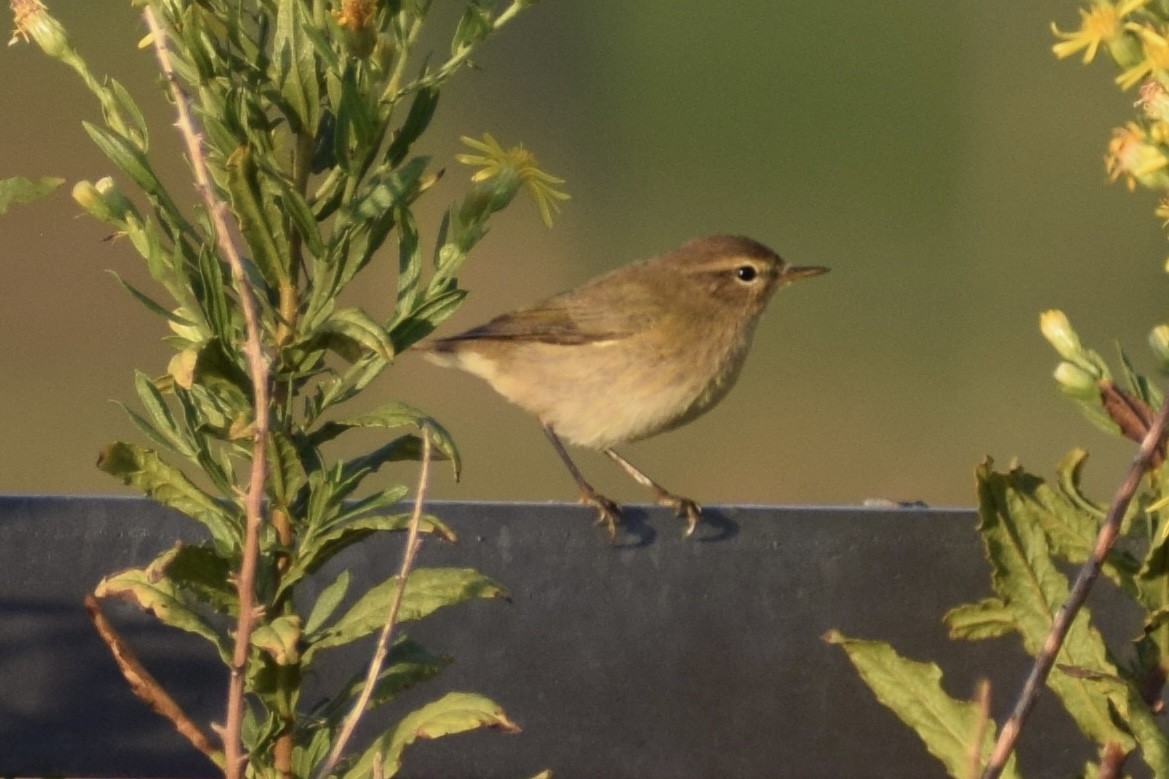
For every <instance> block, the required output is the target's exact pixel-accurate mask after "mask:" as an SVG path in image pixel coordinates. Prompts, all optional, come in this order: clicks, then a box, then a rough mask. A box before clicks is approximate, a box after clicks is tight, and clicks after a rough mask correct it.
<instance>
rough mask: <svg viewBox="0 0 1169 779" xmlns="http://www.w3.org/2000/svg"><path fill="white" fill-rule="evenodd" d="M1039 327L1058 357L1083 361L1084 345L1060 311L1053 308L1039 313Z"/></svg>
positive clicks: (1078, 361) (1077, 361)
mask: <svg viewBox="0 0 1169 779" xmlns="http://www.w3.org/2000/svg"><path fill="white" fill-rule="evenodd" d="M1039 329H1040V331H1041V332H1042V333H1043V337H1044V338H1046V339H1047V341H1048V343H1050V344H1051V345H1052V346H1054V347H1055V350H1056V351H1057V352H1059V356H1060V357H1062V358H1064V359H1065V360H1071V361H1073V362H1076V363H1082V362H1083V359H1084V347H1083V346H1082V345H1081V344H1080V337H1079V336H1078V335H1076V331H1075V330H1073V329H1072V325H1071V322H1069V321H1068V318H1067V316H1066V315H1064V313H1063V312H1062V311H1060V310H1059V309H1054V308H1053V309H1051V310H1050V311H1044V312H1043V313H1042V314H1040V315H1039Z"/></svg>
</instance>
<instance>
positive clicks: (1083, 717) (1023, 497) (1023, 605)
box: [977, 463, 1133, 750]
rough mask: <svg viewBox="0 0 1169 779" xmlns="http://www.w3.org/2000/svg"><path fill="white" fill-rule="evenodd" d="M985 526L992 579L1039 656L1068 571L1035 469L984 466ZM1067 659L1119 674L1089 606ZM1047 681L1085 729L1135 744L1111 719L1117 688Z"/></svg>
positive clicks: (1067, 643) (1064, 651)
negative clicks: (1053, 544) (1052, 538)
mask: <svg viewBox="0 0 1169 779" xmlns="http://www.w3.org/2000/svg"><path fill="white" fill-rule="evenodd" d="M977 476H978V496H979V501H978V502H979V507H978V530H979V534H980V536H981V537H982V541H983V545H984V547H985V549H986V556H987V560H988V561H989V562H990V564H991V569H992V571H991V584H992V585H993V587H994V590H995V592H996V593H997V595H998V596H999V598H1000V599H1002V601H1003V603H1005V604H1006V606H1007V608H1009V609H1010V611H1011V613H1012V615H1013V617H1014V621H1015V624H1016V626H1017V628H1018V632H1019V634H1020V635H1021V636H1022V638H1023V646H1024V648H1025V649H1026V650H1027V652H1028V654H1030V655H1031V656H1033V657H1034V656H1035V655H1036V654H1037V653H1038V652H1039V650H1040V649H1041V648H1042V646H1043V644H1044V642H1045V641H1046V639H1047V635H1048V633H1049V632H1050V630H1051V624H1052V621H1053V619H1054V615H1055V613H1056V612H1057V611H1058V610H1059V609H1060V607H1061V606H1062V605H1063V604H1064V602H1065V601H1066V600H1067V597H1068V594H1069V587H1068V581H1067V577H1065V576H1064V575H1063V574H1062V573H1061V572H1060V571H1059V569H1058V568H1056V566H1055V562H1054V561H1053V559H1052V556H1051V549H1050V547H1049V546H1048V543H1047V537H1046V535H1045V534H1044V532H1043V527H1042V525H1041V524H1040V522H1039V521H1037V519H1036V518H1035V516H1034V511H1033V510H1031V511H1029V510H1028V509H1033V506H1034V503H1033V502H1029V501H1028V495H1029V494H1033V493H1034V491H1035V488H1036V485H1035V479H1034V477H1031V476H1028V475H1027V474H1025V473H1023V472H1022V471H1021V470H1020V469H1014V470H1012V471H1011V472H1010V473H1008V474H1001V473H996V472H994V471H992V470H991V469H990V465H989V463H985V464H983V465H982V466H980V467H979V468H978V472H977ZM1056 662H1057V663H1059V664H1062V665H1068V666H1074V667H1077V668H1084V669H1087V670H1089V671H1091V672H1094V673H1100V674H1107V675H1112V676H1115V675H1117V670H1116V667H1115V666H1114V665H1113V663H1112V661H1111V660H1110V659H1109V658H1108V652H1107V650H1106V648H1105V646H1104V641H1103V639H1102V638H1101V636H1100V633H1099V632H1098V631H1097V630H1096V628H1095V627H1093V626H1092V624H1091V616H1090V612H1089V610H1088V609H1087V608H1082V609H1081V610H1080V612H1079V614H1078V615H1077V616H1076V618H1075V620H1074V621H1073V622H1072V626H1071V628H1070V629H1069V631H1068V634H1067V637H1066V638H1065V640H1064V643H1063V646H1062V648H1061V649H1060V652H1059V654H1058V655H1057V657H1056ZM1047 684H1048V686H1049V687H1050V688H1051V689H1052V690H1053V691H1054V692H1055V693H1056V695H1058V696H1059V698H1060V700H1061V701H1062V702H1063V705H1064V708H1065V709H1067V711H1068V714H1070V715H1071V717H1072V719H1074V720H1075V722H1076V724H1077V725H1078V726H1079V728H1080V730H1081V731H1082V732H1083V733H1084V734H1085V735H1087V736H1089V737H1090V738H1092V739H1094V740H1095V741H1096V743H1098V744H1106V743H1108V742H1115V743H1117V744H1120V745H1121V746H1122V747H1123V748H1124V749H1126V750H1128V749H1131V748H1132V746H1133V742H1132V739H1131V738H1130V737H1129V736H1128V735H1127V734H1125V733H1123V732H1121V731H1120V730H1118V729H1117V728H1116V726H1115V725H1114V724H1113V723H1112V719H1111V717H1110V715H1109V702H1110V701H1112V702H1113V703H1115V700H1114V699H1115V698H1116V697H1117V695H1118V693H1117V692H1116V691H1115V690H1112V691H1110V690H1106V689H1103V688H1102V687H1100V686H1098V685H1092V684H1090V682H1088V681H1087V680H1085V679H1083V678H1077V677H1073V676H1071V675H1069V674H1051V675H1050V676H1049V677H1048V680H1047Z"/></svg>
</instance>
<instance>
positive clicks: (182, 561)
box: [166, 544, 239, 618]
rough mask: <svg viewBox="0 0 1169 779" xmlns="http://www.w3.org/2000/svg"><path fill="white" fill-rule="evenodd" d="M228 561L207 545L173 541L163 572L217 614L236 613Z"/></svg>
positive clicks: (229, 562)
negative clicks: (172, 550) (171, 555)
mask: <svg viewBox="0 0 1169 779" xmlns="http://www.w3.org/2000/svg"><path fill="white" fill-rule="evenodd" d="M232 573H233V571H232V560H229V559H228V558H226V557H224V556H222V555H220V554H219V553H217V552H216V551H215V550H214V549H213V548H211V547H210V546H205V545H202V544H199V545H191V544H177V545H176V551H175V553H174V556H173V557H172V558H171V560H170V562H169V563H168V565H167V566H166V575H167V576H168V577H169V578H170V580H171V581H172V582H174V584H175V586H176V587H178V588H179V589H180V590H182V591H183V592H187V593H190V594H191V595H192V596H193V597H194V598H195V599H196V600H198V601H201V602H203V603H206V604H207V605H209V606H211V608H213V609H215V610H216V611H217V612H219V613H220V614H225V615H227V616H229V617H232V618H234V617H235V616H236V615H237V614H239V593H238V592H236V589H235V587H234V586H233V585H232V583H231V582H232Z"/></svg>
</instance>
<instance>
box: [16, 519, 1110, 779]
mask: <svg viewBox="0 0 1169 779" xmlns="http://www.w3.org/2000/svg"><path fill="white" fill-rule="evenodd" d="M431 509H432V510H433V511H434V513H436V514H438V515H439V516H441V517H442V518H444V519H445V520H446V521H448V522H449V523H450V524H451V525H453V526H454V528H455V529H456V531H457V532H458V533H459V535H460V542H459V543H458V544H456V545H453V546H452V545H446V544H441V543H437V542H432V541H428V542H427V543H426V544H425V545H424V547H423V552H422V555H421V562H420V564H422V565H429V566H439V565H454V566H472V567H475V568H478V569H479V570H481V571H482V572H483V573H485V574H487V575H489V576H491V577H493V578H495V579H497V580H498V581H500V582H501V583H503V584H504V585H505V586H507V587H508V588H509V590H510V593H511V601H510V602H506V601H502V600H495V601H482V602H476V603H470V604H465V605H463V606H459V607H455V608H451V609H447V610H444V611H442V612H439V613H438V614H436V615H434V616H433V617H431V618H429V619H427V620H424V621H423V622H420V623H416V624H411V625H409V626H407V631H408V632H409V633H410V635H411V636H412V637H414V638H416V639H418V640H420V641H421V642H422V643H423V644H425V645H426V646H427V647H428V648H430V649H431V650H432V651H436V652H440V653H449V654H451V655H453V657H454V658H455V662H454V664H453V665H452V666H451V667H450V668H448V669H447V670H446V671H445V672H444V673H443V674H442V675H440V677H439V678H438V679H436V680H434V681H432V682H430V683H427V684H424V685H420V686H419V687H417V688H415V689H413V690H411V691H410V692H409V693H408V694H407V695H406V696H404V697H403V698H402V699H401V700H399V701H396V702H395V703H394V704H393V705H392V706H390V707H388V709H387V710H386V711H385V712H380V713H379V714H380V721H381V722H382V723H385V722H389V721H392V720H393V719H395V718H397V717H400V716H401V714H402V713H403V712H405V711H408V710H410V709H412V708H415V707H417V706H418V705H421V704H422V703H425V702H427V701H429V700H433V699H435V698H437V697H439V696H440V695H441V694H442V693H443V692H444V691H446V690H450V689H459V690H468V691H474V692H480V693H483V694H486V695H488V696H490V697H492V698H493V699H495V700H496V701H498V702H499V703H500V704H502V705H503V707H504V708H505V709H506V710H507V712H508V713H509V715H510V716H511V717H512V718H513V719H515V720H516V721H517V722H518V723H519V724H520V725H521V726H522V728H523V733H521V734H518V735H511V736H505V735H501V734H497V733H475V734H470V735H465V736H456V737H451V738H446V739H441V740H438V741H434V742H428V743H419V744H417V745H415V746H413V747H411V748H410V749H409V750H408V751H407V753H406V765H405V768H404V771H403V775H405V776H410V777H423V776H441V777H464V776H465V777H513V778H514V777H524V776H531V775H532V774H534V773H536V772H537V771H539V770H541V769H543V768H551V769H553V771H554V774H555V776H556V777H557V779H572V778H574V777H614V778H616V777H777V776H801V777H821V776H822V777H849V776H861V777H863V776H899V777H916V776H923V777H924V776H941V775H942V770H941V767H940V764H938V763H937V762H935V761H934V760H933V759H932V758H931V757H929V756H928V754H926V753H925V751H924V749H923V748H922V747H921V745H920V744H919V742H918V741H917V739H916V737H915V736H913V735H912V733H911V732H910V731H909V730H907V729H906V728H904V727H903V726H901V725H900V723H898V722H897V720H896V719H895V718H894V717H893V715H892V714H890V713H889V712H888V711H887V710H885V709H884V708H883V707H881V706H880V705H879V704H877V703H876V702H875V701H874V699H873V696H872V695H871V694H870V693H869V692H868V690H867V689H866V688H865V687H864V686H863V685H862V684H861V682H860V681H859V680H858V679H857V677H856V674H855V673H854V672H853V670H852V668H851V666H850V665H849V664H848V662H847V660H846V659H845V657H844V654H843V653H842V652H841V650H840V649H839V648H837V647H832V646H828V645H826V644H824V643H823V642H822V641H821V640H820V636H821V634H822V633H823V632H824V631H825V630H827V629H829V628H838V629H840V630H841V631H842V632H844V633H846V634H847V635H851V636H856V637H865V638H874V639H882V640H888V641H891V642H893V643H894V645H895V646H896V647H897V648H898V649H899V650H900V651H901V652H902V653H903V654H905V655H908V656H910V657H913V658H916V659H920V660H926V659H930V660H935V661H937V662H938V663H939V664H940V665H941V666H942V668H943V669H944V670H945V672H946V676H945V683H946V686H947V689H948V690H949V692H950V693H951V694H952V695H959V696H963V697H969V696H970V695H971V693H972V690H973V686H974V683H975V680H976V679H977V678H978V677H980V676H988V677H989V678H990V679H991V680H992V683H993V685H994V688H993V690H994V692H993V696H994V709H995V711H996V713H1001V712H1002V711H1003V710H1005V709H1006V708H1007V707H1008V705H1009V703H1010V701H1009V698H1011V697H1013V695H1014V694H1015V691H1016V689H1017V685H1018V683H1019V681H1020V680H1021V679H1022V676H1023V674H1024V672H1025V670H1026V665H1027V664H1026V658H1024V657H1023V656H1022V654H1021V652H1020V651H1019V649H1018V642H1017V641H1014V640H1010V639H1007V640H1002V641H994V642H981V643H977V644H967V643H955V642H951V641H949V640H948V639H947V638H946V637H945V630H944V628H943V627H942V626H941V624H940V621H939V620H940V617H941V616H942V614H943V613H944V612H945V611H946V610H947V609H948V608H950V607H951V606H954V605H957V604H958V603H961V602H964V601H968V600H974V599H977V598H980V597H983V596H985V595H987V594H988V585H987V573H986V566H985V563H984V561H983V559H982V552H981V547H980V545H979V543H978V539H977V537H976V535H975V533H974V530H973V525H974V516H973V513H972V512H970V511H965V510H958V511H945V510H941V511H940V510H923V509H889V510H885V509H880V510H878V509H859V508H801V507H794V508H786V507H785V508H776V507H748V508H737V507H714V508H711V509H707V515H708V517H709V518H710V519H711V520H712V521H711V522H710V523H709V524H705V525H702V526H700V528H699V532H698V533H697V536H698V537H697V538H694V539H690V540H683V539H681V538H680V530H681V523H679V522H678V521H677V520H674V519H673V518H672V517H671V516H669V515H668V514H667V513H666V512H664V511H659V510H657V509H653V510H645V509H633V510H631V512H630V514H631V517H630V520H631V521H630V523H629V529H628V532H627V533H626V534H625V535H623V536H622V537H621V538H620V539H619V543H618V545H617V546H615V547H609V546H607V545H606V544H605V542H604V538H603V535H602V533H601V532H600V531H599V530H598V529H597V528H595V527H593V526H592V523H591V519H592V514H591V512H590V511H588V510H585V509H584V508H581V507H576V506H565V505H559V504H470V503H436V504H433V505H432V507H431ZM176 537H186V538H188V539H191V538H197V537H198V533H197V532H196V530H195V526H194V525H193V523H191V522H190V521H189V520H186V519H185V518H183V517H181V516H178V515H175V514H173V513H171V512H168V511H165V510H163V509H160V508H158V507H157V506H155V505H154V504H152V503H150V502H147V501H145V500H140V499H133V498H75V497H0V774H4V775H12V774H21V775H45V774H49V773H53V774H66V775H74V776H77V775H83V776H95V777H100V776H122V777H139V776H156V777H189V776H207V775H213V774H214V773H215V772H214V769H213V767H212V766H211V765H210V764H209V763H207V762H205V761H204V760H203V758H202V757H201V756H200V755H198V754H196V753H194V752H193V751H192V750H191V749H190V748H189V747H187V745H186V742H185V741H183V740H182V739H181V738H180V737H178V736H177V735H175V734H174V733H173V732H172V731H171V730H170V728H169V726H168V725H167V724H166V723H165V722H163V721H161V720H160V719H158V718H157V717H156V716H155V715H153V714H151V713H150V712H149V711H147V710H146V709H145V708H144V707H143V706H142V705H141V704H140V703H139V702H138V701H137V700H136V699H134V698H133V697H132V696H131V695H130V693H129V692H128V690H127V689H126V687H125V684H124V682H123V681H122V679H121V677H120V676H119V674H118V672H117V669H116V667H115V666H114V663H113V661H112V660H111V659H110V657H109V654H108V652H107V651H106V649H105V647H104V645H103V644H101V642H100V641H99V640H98V639H97V637H96V636H95V635H94V633H93V631H92V629H91V628H90V626H89V623H88V622H87V620H86V619H85V616H84V613H83V611H82V607H81V599H82V597H83V596H84V594H85V593H86V592H88V591H89V590H91V589H92V587H93V586H94V585H95V584H96V582H97V581H98V580H99V579H100V578H101V577H102V576H103V575H105V574H107V573H110V572H113V571H115V570H118V569H120V568H123V567H126V566H129V565H136V564H142V563H145V562H147V561H148V560H150V559H151V558H152V557H153V555H154V554H156V553H157V552H158V551H160V550H161V549H162V548H164V547H166V546H169V544H170V543H171V542H172V541H173V539H175V538H176ZM397 542H398V539H394V538H389V537H387V538H384V539H378V540H377V541H375V542H373V543H371V544H368V545H359V546H360V548H359V549H353V550H350V551H349V552H347V553H346V554H345V556H344V558H343V559H342V560H341V561H339V563H338V564H337V565H335V566H333V568H332V569H331V570H327V571H324V572H322V576H321V581H323V582H327V581H328V580H329V576H330V574H332V575H335V574H336V571H337V569H338V567H339V566H342V565H343V566H344V567H347V568H349V569H350V570H351V571H352V572H353V574H354V577H355V582H354V585H353V586H351V591H352V590H354V589H356V588H357V585H358V584H361V583H364V584H369V583H371V582H374V581H381V580H382V579H384V578H386V577H388V576H389V575H391V574H392V573H393V571H394V570H396V567H397V565H398V548H399V547H398V546H397V545H396V544H397ZM108 610H109V611H110V612H111V614H113V616H115V618H116V622H117V624H118V625H119V627H120V628H121V629H122V630H123V631H124V632H125V634H126V635H127V636H128V637H130V638H131V639H132V640H133V641H134V642H135V645H136V646H137V647H138V649H139V653H140V656H141V658H142V660H143V662H144V663H145V664H146V665H147V667H148V668H150V670H151V671H152V672H154V673H155V674H156V675H157V676H158V677H159V679H160V680H161V681H162V682H163V683H164V684H165V685H166V686H167V687H168V689H169V690H171V691H172V693H173V694H174V696H175V697H176V698H177V699H178V700H179V701H180V703H182V704H183V705H184V707H186V708H187V709H188V710H189V712H190V713H191V714H192V715H193V717H194V718H195V719H196V721H198V722H199V723H200V724H201V725H203V726H206V725H207V723H208V722H210V721H212V720H216V721H217V720H219V719H221V717H222V711H221V704H220V700H221V697H222V695H223V689H224V681H225V677H224V673H223V671H222V670H221V669H220V668H219V667H218V665H217V664H216V661H215V659H214V658H213V657H212V655H211V653H210V652H209V651H208V650H207V647H206V646H205V644H204V643H203V642H202V641H201V640H200V639H197V638H194V637H191V636H188V635H186V634H183V633H180V632H177V631H171V630H166V629H163V628H160V627H158V626H156V625H154V624H152V623H151V622H150V621H149V620H147V619H145V618H142V617H140V616H138V615H136V614H133V613H132V612H131V611H129V610H128V609H117V608H110V609H108ZM364 659H365V658H364V655H363V654H362V653H360V652H354V651H348V650H342V651H338V652H336V653H335V654H334V655H333V656H331V657H330V658H328V662H327V664H326V667H325V668H324V669H323V670H322V671H321V672H320V674H319V675H318V676H317V678H316V683H317V684H318V685H319V686H320V688H321V689H327V688H328V687H329V686H330V685H331V684H333V683H335V682H336V681H337V680H338V679H340V678H343V677H347V676H348V675H349V674H350V673H352V672H354V671H356V670H358V669H359V668H360V667H361V664H362V663H363V661H364ZM307 700H308V701H310V702H311V700H312V695H311V694H310V696H308V697H307ZM1038 715H1039V716H1038V721H1037V722H1036V723H1034V726H1033V727H1032V728H1031V729H1030V730H1029V733H1028V735H1027V736H1026V737H1025V738H1026V743H1025V744H1024V749H1023V755H1022V756H1023V758H1024V764H1023V765H1024V768H1025V769H1026V773H1027V775H1029V776H1060V775H1069V774H1070V773H1072V772H1074V771H1076V770H1079V769H1080V768H1081V767H1082V765H1083V762H1084V760H1085V759H1088V758H1090V757H1091V756H1092V751H1091V749H1090V747H1088V746H1087V745H1085V744H1082V743H1081V742H1080V741H1079V739H1078V738H1076V737H1074V734H1072V733H1071V732H1070V730H1069V728H1068V726H1067V723H1066V719H1065V718H1064V717H1063V716H1062V714H1061V713H1060V712H1059V711H1058V706H1057V705H1056V704H1054V702H1052V701H1050V700H1044V701H1041V703H1040V706H1039V711H1038ZM376 724H377V722H376V721H374V722H371V723H370V726H371V727H374V726H376ZM1028 744H1031V745H1033V746H1028ZM1028 750H1030V752H1029V751H1028ZM1032 769H1033V770H1032Z"/></svg>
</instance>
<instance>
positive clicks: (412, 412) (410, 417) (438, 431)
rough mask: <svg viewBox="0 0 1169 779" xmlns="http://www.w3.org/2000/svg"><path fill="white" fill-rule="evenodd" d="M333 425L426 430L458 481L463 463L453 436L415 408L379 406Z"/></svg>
mask: <svg viewBox="0 0 1169 779" xmlns="http://www.w3.org/2000/svg"><path fill="white" fill-rule="evenodd" d="M333 424H335V425H338V426H340V427H343V428H352V427H367V428H368V427H381V428H388V429H394V428H399V427H417V428H418V429H419V430H425V431H427V432H428V433H429V434H430V440H431V442H432V443H433V444H434V446H435V448H436V449H438V451H440V452H442V453H443V454H444V455H446V456H447V457H449V458H450V460H451V465H452V467H453V468H454V472H455V479H456V480H457V479H458V478H459V472H460V470H461V465H462V463H461V461H460V460H459V450H458V448H457V447H456V446H455V441H454V439H453V438H452V437H451V434H450V433H449V432H447V429H446V428H445V427H443V426H442V425H440V424H439V423H438V420H436V419H435V418H434V417H432V416H430V415H429V414H426V413H424V412H422V411H419V410H418V409H416V408H414V407H413V406H409V405H407V404H405V403H401V402H398V401H394V402H391V403H386V404H385V405H383V406H379V407H377V408H375V409H374V410H372V411H368V412H366V413H364V414H358V415H357V416H355V417H349V418H348V419H342V420H340V421H338V422H335V423H333Z"/></svg>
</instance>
